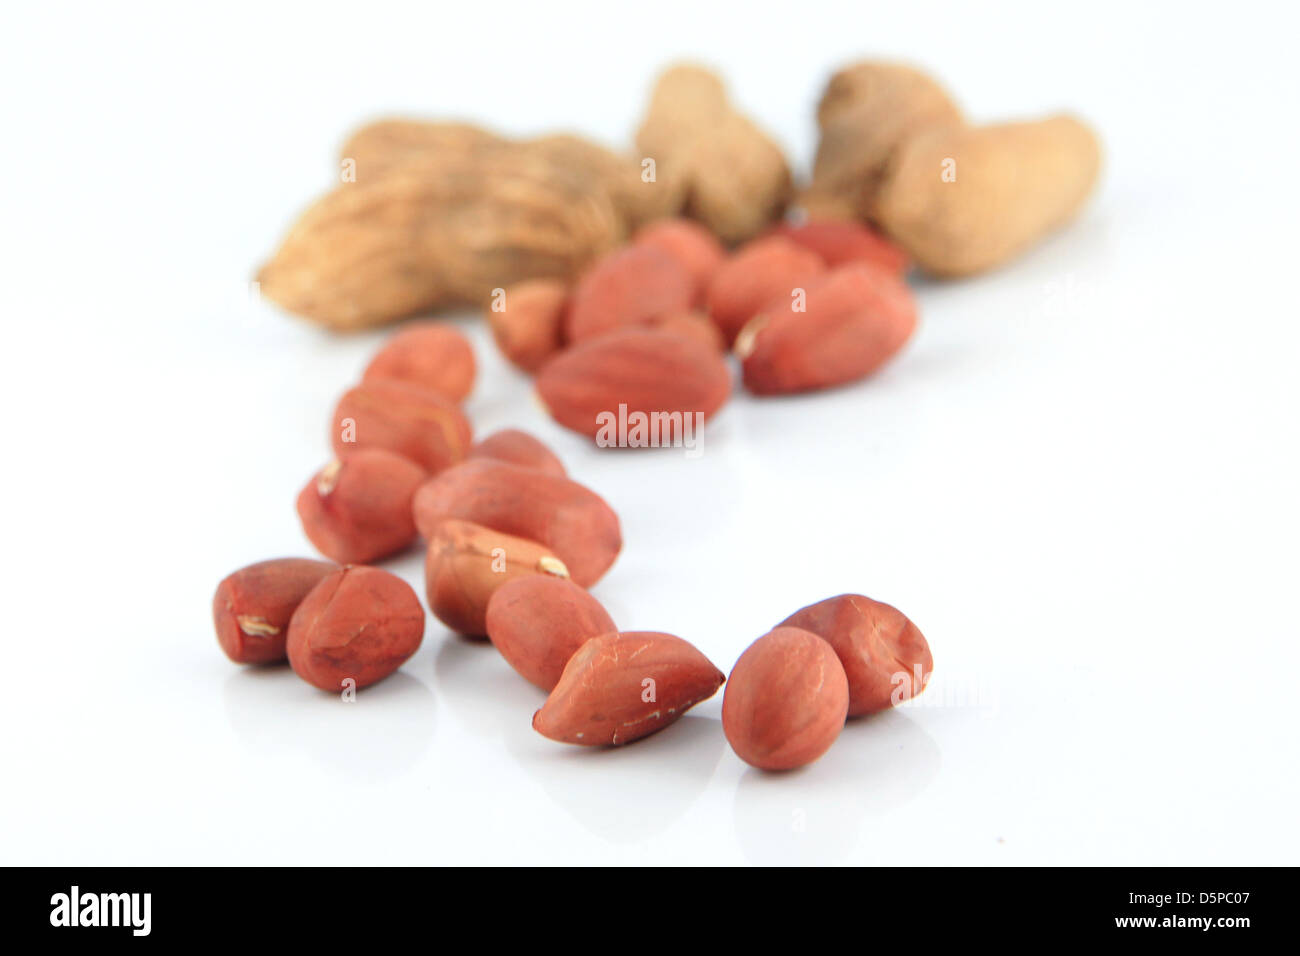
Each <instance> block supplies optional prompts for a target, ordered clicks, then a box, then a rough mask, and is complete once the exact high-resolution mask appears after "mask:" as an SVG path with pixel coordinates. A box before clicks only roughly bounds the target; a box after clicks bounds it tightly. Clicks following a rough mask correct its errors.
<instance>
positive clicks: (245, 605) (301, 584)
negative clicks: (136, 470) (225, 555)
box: [212, 558, 336, 664]
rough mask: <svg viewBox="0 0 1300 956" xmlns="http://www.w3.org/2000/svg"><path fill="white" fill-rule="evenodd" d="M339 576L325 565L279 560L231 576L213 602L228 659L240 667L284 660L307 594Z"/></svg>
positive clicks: (223, 581) (220, 642) (303, 561)
mask: <svg viewBox="0 0 1300 956" xmlns="http://www.w3.org/2000/svg"><path fill="white" fill-rule="evenodd" d="M334 570H336V569H335V566H334V565H332V564H329V563H327V562H325V561H312V560H309V559H307V558H276V559H274V560H271V561H260V562H258V563H257V564H250V565H249V566H248V567H246V568H240V569H239V570H238V571H235V572H234V573H233V574H230V575H228V576H226V577H225V578H224V579H223V580H222V581H221V583H220V584H218V585H217V593H216V594H215V595H214V596H213V598H212V621H213V624H214V625H215V627H216V631H217V643H218V644H220V645H221V649H222V650H223V651H225V652H226V656H227V657H229V658H230V659H231V660H232V661H234V662H235V663H236V664H271V663H275V662H277V661H282V660H284V659H285V650H284V642H285V638H286V637H287V636H288V632H289V619H290V618H291V617H293V612H294V611H295V610H296V609H297V607H298V605H299V604H301V603H302V599H303V598H305V597H306V596H307V593H308V592H309V591H311V589H312V588H314V587H315V586H316V585H317V584H318V583H319V582H320V580H321V579H322V578H324V577H325V576H326V575H327V574H329V573H330V572H332V571H334Z"/></svg>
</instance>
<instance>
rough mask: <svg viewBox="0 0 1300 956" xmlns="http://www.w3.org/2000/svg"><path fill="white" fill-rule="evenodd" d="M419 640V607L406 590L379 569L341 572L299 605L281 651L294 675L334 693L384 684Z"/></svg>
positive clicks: (421, 625) (421, 618)
mask: <svg viewBox="0 0 1300 956" xmlns="http://www.w3.org/2000/svg"><path fill="white" fill-rule="evenodd" d="M423 637H424V608H423V607H421V606H420V599H419V598H417V597H416V596H415V592H414V591H413V590H411V586H410V585H409V584H407V583H406V582H405V581H403V580H402V579H401V578H399V577H397V576H396V575H392V574H389V573H388V572H387V571H381V570H380V569H379V568H367V567H361V566H354V567H348V568H340V569H339V570H337V571H335V572H334V573H333V574H331V575H329V576H328V577H326V578H324V579H323V580H322V581H321V582H320V583H319V584H317V585H316V587H314V588H313V589H312V591H311V593H310V594H308V595H307V597H306V598H305V599H304V600H303V602H302V603H301V604H300V605H298V610H296V611H295V612H294V614H293V619H292V620H291V621H290V622H289V638H288V641H287V642H286V650H287V651H288V654H289V665H290V666H291V667H292V668H293V669H294V673H296V674H297V675H298V676H299V677H301V678H302V679H303V680H305V681H306V682H307V683H309V684H311V685H312V686H314V687H319V688H320V689H321V690H328V691H335V692H337V691H339V690H341V689H343V681H344V680H346V679H348V678H351V679H352V680H354V681H356V687H357V688H358V689H359V688H362V687H367V686H369V685H370V684H373V683H375V682H376V681H379V680H383V679H384V678H385V677H387V676H388V675H389V674H391V673H393V671H395V670H397V669H398V668H399V667H401V666H402V663H403V662H404V661H405V660H406V659H407V658H408V657H410V656H411V655H412V654H414V653H415V652H416V650H417V649H418V648H419V646H420V641H421V640H422V639H423Z"/></svg>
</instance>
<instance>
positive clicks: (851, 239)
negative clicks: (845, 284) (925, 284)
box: [772, 220, 907, 275]
mask: <svg viewBox="0 0 1300 956" xmlns="http://www.w3.org/2000/svg"><path fill="white" fill-rule="evenodd" d="M772 231H773V233H774V234H776V235H778V236H784V237H785V238H787V239H789V240H790V241H791V242H793V243H795V244H796V245H800V246H803V247H804V248H805V249H808V250H811V251H812V252H815V253H817V255H819V256H821V258H822V260H823V261H824V262H825V263H826V264H827V265H828V266H830V267H831V268H835V267H836V266H842V265H847V264H848V263H850V262H869V263H871V264H873V265H878V266H880V267H882V268H884V269H886V270H887V271H889V272H893V273H895V274H896V275H902V274H903V273H904V272H906V271H907V253H905V252H904V251H903V250H902V249H900V248H898V246H896V245H894V244H893V243H892V242H890V241H889V240H888V239H886V238H885V237H884V236H882V235H880V234H879V233H878V232H876V231H875V230H874V229H872V228H870V227H869V226H866V225H864V224H863V223H860V222H846V221H835V220H821V221H815V222H806V223H803V224H801V225H793V224H790V223H783V224H782V225H780V226H777V227H776V228H775V229H774V230H772Z"/></svg>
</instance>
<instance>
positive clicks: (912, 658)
mask: <svg viewBox="0 0 1300 956" xmlns="http://www.w3.org/2000/svg"><path fill="white" fill-rule="evenodd" d="M781 627H799V628H803V629H804V630H805V631H811V632H812V633H813V634H816V635H817V636H818V637H820V638H821V639H822V640H824V641H826V643H828V644H829V645H830V646H831V647H832V648H833V649H834V650H835V654H836V656H837V657H839V659H840V663H841V664H842V665H843V666H844V673H845V675H846V676H847V678H848V682H849V716H850V717H855V716H858V715H859V714H874V713H876V712H877V711H881V710H886V709H888V708H889V707H891V706H893V705H894V703H896V702H898V701H904V700H907V699H908V698H910V697H915V696H916V695H917V694H919V693H921V691H923V690H925V685H926V684H927V683H929V680H930V675H931V673H932V672H933V671H934V657H933V656H932V655H931V654H930V645H929V644H927V643H926V640H925V636H924V635H923V634H922V633H921V632H920V631H919V630H917V627H916V625H915V624H913V623H912V622H911V621H909V620H908V619H907V616H906V615H904V614H903V612H902V611H900V610H898V609H897V608H895V607H891V606H890V605H888V604H884V603H882V602H880V601H873V600H871V598H869V597H864V596H863V595H861V594H841V595H839V596H838V597H833V598H827V599H826V600H824V601H818V602H817V603H816V604H810V605H808V606H807V607H805V608H802V609H800V610H798V611H795V612H794V613H793V614H791V615H790V616H789V617H787V618H786V619H785V620H784V621H782V622H781ZM895 695H897V701H896V700H895Z"/></svg>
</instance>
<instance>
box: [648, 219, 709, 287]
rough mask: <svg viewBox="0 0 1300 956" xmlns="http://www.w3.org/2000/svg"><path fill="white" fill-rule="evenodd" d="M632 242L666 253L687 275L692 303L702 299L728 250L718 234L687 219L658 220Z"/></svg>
mask: <svg viewBox="0 0 1300 956" xmlns="http://www.w3.org/2000/svg"><path fill="white" fill-rule="evenodd" d="M632 241H633V242H634V243H635V244H636V245H642V246H653V247H654V248H656V249H658V250H660V251H661V252H664V253H667V254H668V255H669V256H671V257H672V258H673V259H675V260H676V261H677V263H678V265H680V266H681V267H682V268H683V269H685V270H686V271H687V272H688V273H689V274H690V277H691V281H692V282H693V283H694V287H695V293H694V297H693V300H692V301H693V304H695V305H700V304H702V303H703V302H704V295H705V292H706V291H707V290H708V288H709V283H710V282H712V281H713V276H714V274H715V273H716V272H717V271H718V269H719V268H720V267H721V266H722V263H723V262H725V261H726V259H727V250H726V249H725V248H723V246H722V243H721V242H719V241H718V238H717V236H715V235H714V234H713V233H711V232H710V231H709V230H708V229H706V228H705V227H704V226H701V225H700V224H699V223H698V222H694V221H692V220H690V219H660V220H657V221H656V222H652V223H650V225H648V226H645V227H644V228H642V229H641V230H640V231H639V232H638V233H637V234H636V236H634V237H633V239H632Z"/></svg>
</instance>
